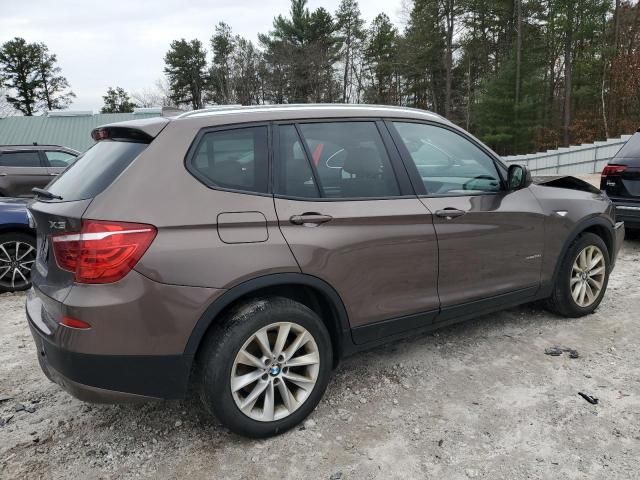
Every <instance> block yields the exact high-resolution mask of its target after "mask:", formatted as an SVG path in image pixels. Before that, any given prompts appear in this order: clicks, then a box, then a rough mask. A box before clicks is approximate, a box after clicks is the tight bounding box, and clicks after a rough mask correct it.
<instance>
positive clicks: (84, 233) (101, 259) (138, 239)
mask: <svg viewBox="0 0 640 480" xmlns="http://www.w3.org/2000/svg"><path fill="white" fill-rule="evenodd" d="M156 233H157V230H156V227H154V226H153V225H146V224H142V223H128V222H109V221H100V220H84V221H83V222H82V229H81V231H80V233H61V234H57V235H53V236H52V237H51V241H52V244H53V252H54V255H55V258H56V262H57V263H58V266H59V267H60V268H61V269H63V270H67V271H69V272H74V273H75V281H76V282H78V283H113V282H117V281H118V280H120V279H122V278H124V276H125V275H126V274H127V273H129V272H130V271H131V269H132V268H133V267H134V266H135V265H136V263H138V260H140V258H142V255H144V252H146V251H147V248H149V245H151V242H153V239H154V238H155V237H156Z"/></svg>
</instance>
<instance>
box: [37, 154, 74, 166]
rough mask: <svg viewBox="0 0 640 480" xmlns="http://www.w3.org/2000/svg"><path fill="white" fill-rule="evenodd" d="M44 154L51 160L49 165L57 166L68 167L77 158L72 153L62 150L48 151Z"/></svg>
mask: <svg viewBox="0 0 640 480" xmlns="http://www.w3.org/2000/svg"><path fill="white" fill-rule="evenodd" d="M44 154H45V155H46V157H47V160H48V161H49V166H51V167H55V168H65V167H68V166H69V164H71V163H72V162H73V161H74V160H75V159H76V156H75V155H71V154H70V153H67V152H60V151H46V152H44Z"/></svg>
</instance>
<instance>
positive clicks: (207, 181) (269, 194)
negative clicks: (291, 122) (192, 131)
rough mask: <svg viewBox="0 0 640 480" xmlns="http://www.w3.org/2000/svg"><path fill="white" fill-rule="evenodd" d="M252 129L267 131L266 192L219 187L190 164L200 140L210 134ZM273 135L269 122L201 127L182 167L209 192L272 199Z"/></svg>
mask: <svg viewBox="0 0 640 480" xmlns="http://www.w3.org/2000/svg"><path fill="white" fill-rule="evenodd" d="M254 127H266V129H267V191H266V192H255V191H253V190H241V189H238V188H229V187H222V186H220V185H215V184H213V183H212V181H211V179H209V178H207V177H206V176H205V175H203V174H201V173H200V172H199V171H198V170H197V169H196V168H195V167H194V166H193V164H192V162H193V159H194V158H195V156H196V153H197V151H198V147H199V146H200V142H201V141H202V138H203V137H204V136H205V135H206V134H208V133H212V132H222V131H227V130H241V129H245V128H254ZM272 152H273V134H272V122H269V121H260V122H242V123H230V124H226V125H219V126H210V127H203V128H201V129H200V130H198V133H196V136H195V137H194V139H193V140H192V141H191V145H189V148H188V149H187V153H186V154H185V157H184V161H183V163H184V167H185V169H186V170H187V172H189V174H191V175H192V176H193V177H194V178H195V179H196V180H198V181H199V182H200V183H202V184H203V185H204V186H205V187H207V188H209V189H211V190H217V191H221V192H231V193H240V194H243V195H255V196H259V197H272V196H273V188H272V181H271V177H272V163H273V162H272V156H273V153H272Z"/></svg>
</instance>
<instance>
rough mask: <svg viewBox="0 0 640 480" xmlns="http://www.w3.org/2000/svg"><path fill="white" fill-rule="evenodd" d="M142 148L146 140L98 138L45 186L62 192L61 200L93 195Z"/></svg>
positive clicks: (52, 190) (59, 193)
mask: <svg viewBox="0 0 640 480" xmlns="http://www.w3.org/2000/svg"><path fill="white" fill-rule="evenodd" d="M145 148H147V144H146V143H138V142H116V141H111V140H103V141H100V142H98V143H96V144H95V145H94V146H93V147H91V148H90V149H89V150H87V151H86V152H85V153H83V154H82V155H80V156H79V157H78V159H77V160H76V162H75V163H74V164H73V165H71V167H69V169H68V170H65V172H64V173H63V174H62V175H60V176H59V177H58V178H57V179H56V180H55V181H54V182H53V183H51V184H50V185H49V186H48V188H47V190H49V191H50V192H51V193H53V194H54V195H59V196H61V197H62V200H63V201H74V200H85V199H87V198H93V197H95V196H96V195H98V194H99V193H100V192H102V191H103V190H104V189H105V188H107V187H108V186H109V185H111V183H112V182H113V181H114V180H115V179H116V177H117V176H118V175H120V174H121V173H122V172H123V171H124V169H125V168H127V167H128V166H129V165H130V164H131V162H132V161H133V159H134V158H136V157H137V156H138V155H140V153H141V152H142V151H143V150H144V149H145Z"/></svg>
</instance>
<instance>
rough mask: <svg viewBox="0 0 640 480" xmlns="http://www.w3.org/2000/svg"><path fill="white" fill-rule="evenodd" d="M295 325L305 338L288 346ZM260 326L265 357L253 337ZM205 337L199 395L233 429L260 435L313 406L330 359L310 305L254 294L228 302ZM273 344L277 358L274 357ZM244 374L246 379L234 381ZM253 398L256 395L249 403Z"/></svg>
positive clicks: (283, 427) (289, 423) (285, 426)
mask: <svg viewBox="0 0 640 480" xmlns="http://www.w3.org/2000/svg"><path fill="white" fill-rule="evenodd" d="M287 325H289V327H288V329H287ZM281 332H282V333H281ZM287 332H288V333H287ZM303 332H306V333H307V334H308V337H307V336H303V337H301V338H304V339H305V340H304V341H303V342H302V343H301V344H300V345H301V346H300V347H299V349H295V347H296V345H295V343H296V340H297V339H298V337H299V336H300V335H301V334H302V333H303ZM265 333H266V341H267V342H268V344H269V351H270V352H271V353H272V355H271V358H268V357H267V355H266V354H265V349H264V348H263V347H261V343H260V342H259V339H260V338H261V339H262V340H263V341H262V345H264V340H265V335H263V334H265ZM280 336H281V337H282V338H285V340H286V341H285V343H284V348H279V346H278V343H277V341H278V338H279V337H280ZM307 338H309V340H307ZM205 342H206V343H205V349H204V351H203V355H202V356H201V357H200V358H199V369H200V385H199V389H200V398H201V400H202V402H203V404H204V406H205V408H206V409H207V410H208V411H209V412H210V413H212V414H213V415H215V416H216V417H217V418H218V420H219V421H220V422H221V423H222V424H223V425H225V426H226V427H227V428H229V429H230V430H231V431H233V432H235V433H238V434H240V435H244V436H247V437H253V438H264V437H269V436H273V435H277V434H280V433H283V432H285V431H287V430H289V429H290V428H293V427H295V426H296V425H298V424H299V423H300V422H302V421H303V420H304V419H305V418H306V417H307V416H308V415H309V414H310V413H311V412H312V411H313V409H314V408H315V407H316V405H317V404H318V402H319V401H320V399H321V398H322V395H323V394H324V391H325V389H326V387H327V384H328V383H329V378H330V376H331V368H332V365H333V358H332V357H333V350H332V346H331V339H330V337H329V332H328V331H327V328H326V327H325V325H324V324H323V322H322V320H321V319H320V318H319V317H318V316H317V315H316V314H315V313H314V312H313V311H312V310H310V309H309V308H307V307H306V306H305V305H302V304H300V303H298V302H295V301H292V300H290V299H287V298H281V297H271V298H265V299H256V300H252V301H251V302H249V303H245V304H242V305H240V306H238V307H236V308H234V309H232V310H231V311H230V312H229V313H228V314H227V315H226V316H225V318H224V319H223V320H222V322H221V323H220V324H219V325H217V326H216V327H215V328H214V329H213V330H212V331H211V332H209V334H208V335H207V337H206V338H205ZM241 350H242V351H243V352H246V353H248V354H250V355H252V356H253V357H251V356H248V355H246V353H242V354H241V353H240V352H241ZM279 351H281V352H282V357H285V358H282V357H280V358H275V360H274V357H275V356H276V354H277V353H278V352H279ZM241 357H242V360H240V361H238V360H239V359H240V358H241ZM303 357H304V358H303ZM315 360H317V363H311V364H308V365H303V366H296V365H293V364H294V363H305V362H315ZM256 361H257V363H256ZM267 363H268V364H267ZM288 365H291V366H288ZM243 376H244V377H243ZM248 376H250V377H248ZM240 377H242V380H238V379H239V378H240ZM254 377H255V379H254ZM248 378H251V379H253V380H252V381H251V382H250V383H247V384H246V385H245V386H243V387H240V385H244V384H245V381H244V380H247V379H248ZM233 379H235V380H233ZM291 379H294V381H295V382H296V383H294V382H293V381H291ZM309 379H311V380H309ZM301 380H303V381H301ZM313 381H315V383H312V382H313ZM265 385H266V386H265ZM300 385H302V386H304V387H306V388H304V389H303V388H302V387H301V386H300ZM238 387H240V388H238ZM263 387H264V389H263V390H261V389H262V388H263ZM234 389H235V390H236V391H235V392H232V390H234ZM283 389H286V390H284V391H283ZM256 392H259V394H257V393H256ZM281 392H283V393H281ZM285 392H289V393H291V394H292V395H293V397H292V396H289V395H287V397H288V400H289V401H288V402H285ZM267 395H269V396H270V398H271V399H273V402H268V400H267ZM253 398H257V400H256V401H255V402H254V403H255V404H254V405H252V402H251V400H252V399H253ZM270 404H273V405H274V407H273V408H271V409H270V408H269V407H268V405H270ZM245 405H248V406H245ZM241 406H245V407H244V408H245V409H244V411H243V410H241ZM271 412H273V414H272V413H271Z"/></svg>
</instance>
